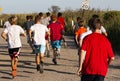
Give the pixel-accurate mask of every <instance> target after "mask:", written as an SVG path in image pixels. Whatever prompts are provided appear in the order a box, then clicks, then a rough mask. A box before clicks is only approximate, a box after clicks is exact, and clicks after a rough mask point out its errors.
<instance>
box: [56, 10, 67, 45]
mask: <svg viewBox="0 0 120 81" xmlns="http://www.w3.org/2000/svg"><path fill="white" fill-rule="evenodd" d="M57 21H58V22H60V23H61V25H62V27H63V30H64V32H65V19H64V18H63V17H62V13H61V12H59V13H58V14H57ZM62 39H63V42H64V46H65V47H67V43H66V40H65V36H64V35H63V36H62Z"/></svg>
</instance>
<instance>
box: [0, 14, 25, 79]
mask: <svg viewBox="0 0 120 81" xmlns="http://www.w3.org/2000/svg"><path fill="white" fill-rule="evenodd" d="M16 21H17V17H15V16H12V17H10V21H9V22H10V24H11V26H9V27H7V28H5V30H4V31H3V33H2V34H1V36H2V38H3V39H5V40H6V41H7V42H8V52H9V55H10V57H11V68H12V76H13V78H14V77H16V75H17V64H18V58H19V54H20V49H21V47H22V44H21V40H20V36H26V35H25V32H24V30H23V29H22V28H21V27H20V26H19V25H16Z"/></svg>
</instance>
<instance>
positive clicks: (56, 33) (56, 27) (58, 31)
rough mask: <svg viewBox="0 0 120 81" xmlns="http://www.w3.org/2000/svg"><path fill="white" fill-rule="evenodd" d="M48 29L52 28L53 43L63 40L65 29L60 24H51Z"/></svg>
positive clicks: (51, 37)
mask: <svg viewBox="0 0 120 81" xmlns="http://www.w3.org/2000/svg"><path fill="white" fill-rule="evenodd" d="M48 28H50V39H51V41H56V40H61V38H62V30H63V28H62V26H61V24H60V23H59V22H55V23H50V24H49V25H48Z"/></svg>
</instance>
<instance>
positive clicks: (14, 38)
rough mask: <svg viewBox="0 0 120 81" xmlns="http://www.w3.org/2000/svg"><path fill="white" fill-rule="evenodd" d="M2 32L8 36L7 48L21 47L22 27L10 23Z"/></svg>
mask: <svg viewBox="0 0 120 81" xmlns="http://www.w3.org/2000/svg"><path fill="white" fill-rule="evenodd" d="M4 32H5V33H6V34H7V36H8V48H17V47H22V44H21V40H20V34H24V30H23V29H22V27H20V26H18V25H11V26H9V27H8V28H5V30H4Z"/></svg>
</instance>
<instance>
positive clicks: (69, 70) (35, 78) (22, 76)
mask: <svg viewBox="0 0 120 81" xmlns="http://www.w3.org/2000/svg"><path fill="white" fill-rule="evenodd" d="M2 30H3V29H0V32H1V31H2ZM0 34H1V33H0ZM21 39H22V43H23V47H22V50H21V55H20V58H19V64H18V70H17V71H18V72H17V77H16V78H15V79H12V77H11V68H10V58H9V55H8V51H7V44H6V42H5V41H4V40H3V39H2V38H1V37H0V81H80V77H79V76H77V75H76V71H77V66H78V55H77V49H76V48H75V45H74V42H73V38H72V37H66V39H67V44H68V48H64V47H62V49H61V59H60V60H58V65H54V64H53V63H52V50H51V51H50V58H47V57H45V65H44V73H43V74H40V73H39V72H37V71H36V66H35V59H34V58H35V54H30V53H31V52H32V51H31V49H30V47H29V46H28V44H27V43H26V38H23V37H22V38H21ZM105 81H120V57H119V56H116V59H115V61H114V62H113V63H112V64H111V65H110V66H109V70H108V73H107V76H106V78H105Z"/></svg>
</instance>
